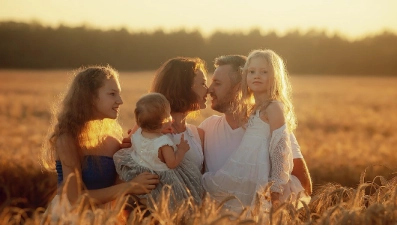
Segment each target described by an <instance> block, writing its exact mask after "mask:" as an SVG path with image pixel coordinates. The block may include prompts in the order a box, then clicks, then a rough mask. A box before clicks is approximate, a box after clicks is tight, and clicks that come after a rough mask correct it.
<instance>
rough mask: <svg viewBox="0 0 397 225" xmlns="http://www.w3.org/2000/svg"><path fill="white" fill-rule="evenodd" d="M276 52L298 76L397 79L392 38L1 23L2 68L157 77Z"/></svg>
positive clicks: (395, 40)
mask: <svg viewBox="0 0 397 225" xmlns="http://www.w3.org/2000/svg"><path fill="white" fill-rule="evenodd" d="M258 48H269V49H273V50H275V51H276V52H277V53H279V54H280V55H281V56H282V57H283V58H284V59H285V60H286V64H287V68H288V70H289V71H290V72H291V73H294V74H360V75H366V74H373V75H380V74H385V75H396V74H397V35H396V34H394V33H392V32H387V31H385V32H384V33H381V34H377V35H372V36H367V37H365V38H361V39H359V40H355V41H349V40H347V39H345V38H343V37H341V36H339V35H333V36H329V35H327V34H326V33H325V32H324V31H316V30H312V31H309V32H306V33H301V32H299V31H298V30H295V31H290V32H288V33H286V34H285V35H277V34H276V33H274V32H268V33H265V34H264V33H263V32H261V31H260V30H259V29H254V30H251V31H250V32H249V33H242V32H221V31H217V32H214V33H212V34H211V35H210V36H208V37H204V36H203V35H202V34H201V33H200V32H199V31H186V30H179V31H174V32H167V33H166V32H164V31H162V30H157V31H154V32H129V31H127V30H126V29H118V30H99V29H93V28H90V27H87V26H80V27H67V26H62V25H60V26H58V27H56V28H53V27H46V26H43V25H41V24H37V23H18V22H0V68H3V69H4V68H22V69H55V68H56V69H59V68H68V69H69V68H76V67H80V66H82V65H106V64H109V65H111V66H113V67H115V68H116V69H118V70H136V71H138V70H152V69H156V68H158V67H159V66H160V65H161V64H162V63H163V62H165V61H166V60H167V59H169V58H172V57H175V56H188V57H200V58H202V59H204V60H205V61H206V62H207V65H208V68H209V69H210V70H213V66H212V64H213V60H214V58H215V57H217V56H219V55H226V54H242V55H247V54H248V53H249V52H250V51H251V50H253V49H258Z"/></svg>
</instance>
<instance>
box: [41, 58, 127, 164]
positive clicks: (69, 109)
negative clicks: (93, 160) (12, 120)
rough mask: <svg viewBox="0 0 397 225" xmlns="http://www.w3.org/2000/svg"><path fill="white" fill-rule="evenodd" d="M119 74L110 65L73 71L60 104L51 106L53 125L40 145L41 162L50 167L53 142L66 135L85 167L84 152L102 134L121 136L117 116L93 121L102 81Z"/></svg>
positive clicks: (55, 155)
mask: <svg viewBox="0 0 397 225" xmlns="http://www.w3.org/2000/svg"><path fill="white" fill-rule="evenodd" d="M118 77H119V75H118V73H117V71H116V70H114V69H113V68H112V67H110V66H105V67H104V66H91V67H87V68H80V69H78V70H77V71H76V72H75V73H74V77H73V80H72V82H71V83H70V85H69V88H68V90H67V92H66V93H65V94H63V95H62V96H61V97H60V99H62V100H61V101H60V102H59V103H57V104H55V107H54V108H53V110H52V111H53V119H52V128H51V129H50V131H49V135H48V137H47V140H46V141H45V142H44V144H43V149H42V164H43V166H44V167H45V168H49V169H53V168H54V164H55V160H56V158H57V151H56V143H57V141H58V139H59V138H60V137H61V136H63V135H66V136H68V137H69V138H70V139H71V140H73V143H68V144H70V145H72V146H75V147H76V148H75V149H77V151H78V152H77V155H78V156H79V157H80V165H82V166H84V161H83V157H84V154H83V152H85V151H88V150H95V146H98V145H99V144H101V143H102V141H103V140H104V138H105V137H107V136H109V135H111V136H113V137H116V138H118V139H121V137H122V129H121V126H120V124H119V123H118V121H117V120H116V119H103V120H95V118H94V105H95V101H96V99H97V98H98V90H99V88H101V87H102V86H103V85H104V82H105V80H110V79H114V80H116V81H117V82H118Z"/></svg>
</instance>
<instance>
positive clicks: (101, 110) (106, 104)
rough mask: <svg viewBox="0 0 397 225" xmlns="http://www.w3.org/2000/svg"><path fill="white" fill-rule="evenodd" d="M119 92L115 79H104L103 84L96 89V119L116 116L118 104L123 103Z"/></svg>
mask: <svg viewBox="0 0 397 225" xmlns="http://www.w3.org/2000/svg"><path fill="white" fill-rule="evenodd" d="M120 92H121V89H120V84H119V82H118V81H117V80H115V79H113V78H111V79H109V80H105V81H104V84H103V86H102V87H101V88H99V90H98V98H97V99H96V101H95V103H94V113H95V118H96V119H105V118H109V119H116V118H117V116H118V112H119V106H120V105H121V104H123V100H122V99H121V96H120Z"/></svg>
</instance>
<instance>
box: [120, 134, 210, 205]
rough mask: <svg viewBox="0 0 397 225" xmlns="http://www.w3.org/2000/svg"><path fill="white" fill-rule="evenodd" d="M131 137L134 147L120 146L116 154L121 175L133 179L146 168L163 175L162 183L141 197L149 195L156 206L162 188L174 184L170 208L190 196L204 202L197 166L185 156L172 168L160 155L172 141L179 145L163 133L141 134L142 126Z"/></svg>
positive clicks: (151, 203) (152, 203) (149, 201)
mask: <svg viewBox="0 0 397 225" xmlns="http://www.w3.org/2000/svg"><path fill="white" fill-rule="evenodd" d="M131 139H132V144H133V146H132V147H131V148H128V149H121V150H120V151H118V152H117V153H116V154H115V155H114V156H113V160H114V162H115V165H116V171H117V173H118V174H119V176H120V179H121V180H124V181H130V180H132V179H133V178H134V177H136V176H137V175H139V174H141V173H143V172H151V173H155V174H157V175H159V179H160V183H159V184H157V186H156V188H155V189H154V190H152V191H151V192H150V194H147V195H142V196H139V197H142V198H147V199H148V204H149V206H150V207H153V205H154V204H155V203H157V202H158V200H159V197H160V193H161V190H162V188H163V187H164V186H166V185H171V187H172V196H171V197H170V202H169V206H170V209H175V206H177V205H178V204H180V203H182V201H183V200H186V199H187V198H188V197H190V196H192V197H193V199H194V201H195V202H196V203H197V204H199V203H201V199H202V197H203V193H204V189H203V187H202V183H201V173H200V170H199V169H198V168H197V166H195V165H194V164H193V163H192V162H191V161H190V160H188V159H186V158H184V159H183V160H182V162H181V163H180V164H179V166H178V167H176V168H174V169H170V168H168V167H167V165H166V164H165V163H164V162H162V161H161V160H160V159H159V158H158V151H159V148H160V147H162V146H165V145H169V146H171V147H173V148H174V151H176V149H177V147H176V146H175V144H174V143H173V142H172V141H171V139H170V138H169V137H167V136H166V135H162V136H160V137H158V138H154V139H148V138H145V137H143V136H142V129H141V128H139V129H138V130H137V131H136V132H135V133H134V134H133V135H132V137H131ZM189 151H190V150H189ZM189 192H190V193H189Z"/></svg>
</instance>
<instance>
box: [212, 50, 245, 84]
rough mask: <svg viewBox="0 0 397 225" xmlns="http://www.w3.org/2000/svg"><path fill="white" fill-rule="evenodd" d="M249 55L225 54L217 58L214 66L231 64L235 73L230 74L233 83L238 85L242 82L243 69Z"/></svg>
mask: <svg viewBox="0 0 397 225" xmlns="http://www.w3.org/2000/svg"><path fill="white" fill-rule="evenodd" d="M246 61H247V57H246V56H243V55H223V56H219V57H218V58H216V59H215V63H214V66H215V68H217V67H218V66H223V65H231V66H232V69H233V71H235V73H233V74H229V76H230V79H231V81H232V85H233V86H234V85H236V84H237V83H240V82H241V71H242V70H241V69H242V68H243V67H244V65H245V62H246Z"/></svg>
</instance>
